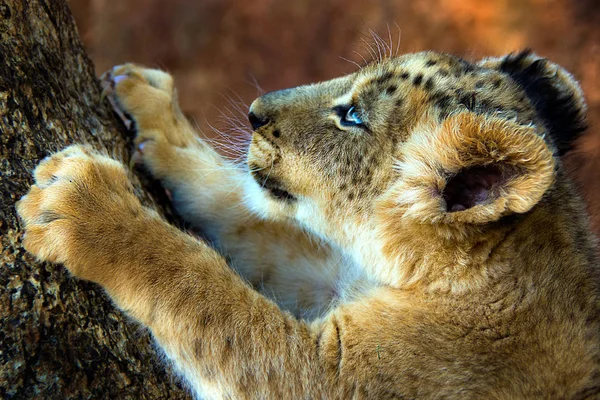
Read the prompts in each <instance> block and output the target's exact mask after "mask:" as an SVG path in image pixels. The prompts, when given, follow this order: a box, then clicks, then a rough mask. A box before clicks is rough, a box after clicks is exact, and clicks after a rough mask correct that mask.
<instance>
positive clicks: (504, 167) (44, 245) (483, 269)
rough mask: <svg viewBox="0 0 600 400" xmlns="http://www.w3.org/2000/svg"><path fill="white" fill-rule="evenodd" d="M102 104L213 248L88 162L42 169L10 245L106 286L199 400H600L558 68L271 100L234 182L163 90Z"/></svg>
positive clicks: (255, 114) (346, 84)
mask: <svg viewBox="0 0 600 400" xmlns="http://www.w3.org/2000/svg"><path fill="white" fill-rule="evenodd" d="M104 85H105V88H104V89H105V93H106V95H107V96H108V97H109V99H110V100H111V101H112V102H113V104H114V105H115V107H116V109H117V111H118V112H119V113H120V114H121V115H129V116H131V118H132V120H133V122H134V123H135V126H136V128H137V136H136V140H135V143H136V149H138V151H137V152H136V154H135V159H136V160H137V161H138V162H142V163H143V164H144V165H145V166H146V167H147V168H148V169H149V171H150V172H151V173H152V174H153V176H154V177H156V178H157V179H160V180H161V181H162V183H163V185H164V187H165V188H166V189H168V190H169V191H170V192H171V193H172V197H173V203H174V206H175V208H176V209H177V210H178V212H179V213H180V214H181V215H182V216H183V218H185V219H186V220H187V221H189V222H190V223H192V224H193V225H194V226H196V227H197V228H198V229H201V230H202V231H203V232H204V233H205V234H206V235H207V236H208V237H210V238H211V239H212V241H213V243H214V246H213V247H210V246H209V245H207V244H206V243H204V242H202V241H199V240H197V239H195V238H193V237H191V236H189V235H187V234H185V233H183V232H181V231H179V230H177V229H176V228H174V227H172V226H170V225H168V224H167V223H166V222H165V221H164V220H162V219H161V218H160V217H159V216H158V215H156V214H155V213H154V212H152V211H150V210H149V209H147V208H144V207H143V206H142V205H141V204H140V202H139V201H138V199H137V198H136V197H135V196H134V194H133V191H132V189H131V186H130V184H129V182H128V180H127V177H126V170H125V167H124V166H123V165H121V164H119V163H118V162H116V161H113V160H111V159H109V158H107V157H105V156H103V155H100V154H97V153H96V152H93V151H91V150H89V149H88V148H85V147H82V146H72V147H69V148H67V149H66V150H64V151H62V152H60V153H57V154H55V155H53V156H51V157H50V158H48V159H46V160H44V161H43V162H42V163H41V164H40V165H39V166H38V167H37V169H36V171H35V184H34V185H33V186H32V188H31V190H30V192H29V193H28V194H27V196H25V197H23V199H21V201H20V202H19V203H18V206H17V208H18V212H19V215H20V216H21V218H22V219H23V221H24V223H25V226H26V237H25V239H24V245H25V247H26V248H27V249H28V250H29V251H30V252H32V253H33V254H35V255H36V256H37V257H38V258H40V259H42V260H47V261H52V262H59V263H63V264H64V265H65V266H66V267H67V268H68V269H69V270H70V271H71V272H72V273H73V275H75V276H77V277H79V278H81V279H87V280H91V281H94V282H97V283H98V284H100V285H102V286H103V287H104V288H106V290H107V292H108V293H109V294H110V296H111V297H112V298H113V300H114V301H115V303H116V304H117V305H118V306H119V307H120V308H121V309H123V310H124V311H126V312H127V313H129V314H130V315H131V316H132V317H133V318H135V319H137V320H138V321H139V322H140V323H142V324H143V325H145V326H147V327H148V328H149V329H150V330H151V331H152V334H153V335H154V337H155V338H156V340H157V341H158V343H159V344H160V346H161V347H162V348H163V349H164V351H165V352H166V354H167V355H168V357H169V358H170V359H171V360H172V361H173V362H174V364H175V365H176V367H177V368H178V370H179V372H180V373H181V374H182V375H183V376H184V377H185V379H186V381H187V383H188V384H189V386H190V388H191V389H192V390H193V391H194V393H196V394H197V395H198V396H199V397H205V398H236V399H237V398H261V399H264V398H273V399H291V398H340V399H346V398H377V399H379V398H461V399H466V398H489V399H514V398H598V397H599V396H600V314H599V311H600V301H599V293H600V292H599V283H600V279H599V274H598V259H597V255H596V252H597V247H596V242H595V239H594V238H593V237H592V235H591V233H590V231H589V229H588V226H587V224H588V222H587V216H586V214H585V211H584V206H583V204H582V202H581V200H580V198H579V196H578V195H577V194H576V192H575V190H574V189H573V185H572V184H571V182H570V180H569V179H568V178H567V176H566V175H565V172H564V170H563V167H562V162H561V160H560V157H559V155H558V154H562V153H564V151H566V150H567V147H568V141H569V140H572V139H573V138H574V137H575V136H576V135H577V133H578V132H579V131H580V130H581V124H582V122H583V116H584V114H585V103H584V100H583V97H582V94H581V91H580V90H579V87H578V85H577V83H576V81H575V80H574V79H573V78H572V77H571V76H570V75H569V74H568V73H567V72H566V71H564V70H563V69H562V68H560V67H559V66H557V65H555V64H552V63H550V62H548V61H545V60H541V59H539V58H538V57H537V56H535V55H534V54H531V53H521V54H518V55H509V56H506V57H504V58H501V59H488V60H483V61H482V62H480V63H478V64H472V63H469V62H466V61H464V60H462V59H459V58H456V57H453V56H448V55H444V54H437V53H432V52H427V53H419V54H410V55H405V56H402V57H398V58H392V59H388V60H384V61H381V62H378V63H373V64H370V65H368V66H365V67H364V68H363V69H361V70H360V71H357V72H356V73H354V74H351V75H348V76H344V77H341V78H337V79H334V80H331V81H327V82H323V83H318V84H314V85H308V86H302V87H299V88H295V89H289V90H285V91H279V92H274V93H269V94H266V95H264V96H262V97H260V98H259V99H257V100H256V101H255V102H254V103H253V104H252V106H251V108H250V111H251V121H252V123H253V125H254V128H255V131H254V134H253V138H252V142H251V145H250V150H249V153H248V167H249V172H244V171H243V170H241V169H239V168H237V167H235V166H234V165H233V164H232V163H230V162H229V161H227V160H225V159H223V158H222V157H221V156H219V155H218V154H217V153H216V152H215V151H214V150H213V149H212V148H211V147H210V146H209V145H207V144H206V143H205V142H203V141H202V140H200V139H198V138H197V137H196V134H195V132H194V130H193V128H192V127H191V125H190V124H189V123H188V121H187V120H186V119H185V118H184V116H183V115H182V113H181V111H180V110H179V107H178V105H177V102H176V95H175V90H174V87H173V81H172V78H171V77H170V76H169V75H168V74H166V73H164V72H161V71H157V70H149V69H144V68H142V67H139V66H135V65H132V64H127V65H123V66H119V67H115V68H114V69H113V70H111V71H110V72H109V73H107V74H106V75H105V77H104ZM215 249H217V250H215ZM226 259H227V260H228V262H226V261H225V260H226ZM240 275H241V277H240Z"/></svg>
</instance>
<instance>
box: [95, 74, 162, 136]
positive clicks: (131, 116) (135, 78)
mask: <svg viewBox="0 0 600 400" xmlns="http://www.w3.org/2000/svg"><path fill="white" fill-rule="evenodd" d="M100 79H101V82H102V95H103V96H105V97H107V98H108V100H109V102H110V103H111V105H112V106H113V109H114V110H115V112H116V113H117V115H119V117H120V118H121V119H122V120H123V122H124V124H125V126H126V127H127V128H128V129H133V127H134V123H135V124H137V125H138V126H139V125H140V124H142V125H144V124H147V125H151V124H152V123H153V119H160V118H161V116H162V115H164V114H168V113H169V112H170V110H171V108H172V102H173V78H172V77H171V75H169V74H167V73H166V72H163V71H160V70H157V69H149V68H143V67H140V66H137V65H135V64H123V65H117V66H115V67H113V68H112V69H110V70H108V71H107V72H105V73H104V74H103V75H102V76H101V78H100Z"/></svg>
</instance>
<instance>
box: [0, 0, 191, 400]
mask: <svg viewBox="0 0 600 400" xmlns="http://www.w3.org/2000/svg"><path fill="white" fill-rule="evenodd" d="M0 57H1V61H0V233H1V235H2V237H1V241H2V253H1V254H0V398H44V399H49V398H61V399H63V398H119V399H125V398H135V399H144V398H173V399H178V398H187V397H188V395H187V394H186V392H185V391H184V390H182V389H181V388H180V387H179V386H178V384H177V383H176V380H175V379H174V378H172V377H171V375H170V374H169V373H168V372H167V371H166V370H165V368H164V367H163V363H161V362H160V360H159V357H158V356H157V355H156V352H155V351H154V349H153V348H152V345H151V341H150V338H149V335H148V333H147V332H146V331H144V330H142V329H141V328H140V327H139V326H138V325H136V324H135V323H133V322H131V321H129V320H128V319H127V318H126V317H125V316H124V315H123V314H122V313H121V312H120V311H118V310H117V309H115V308H114V306H113V305H112V304H111V302H110V301H109V299H108V298H107V296H106V295H105V294H104V293H103V291H102V290H101V289H100V288H99V287H98V286H95V285H93V284H89V283H86V282H81V281H77V280H75V279H72V278H70V277H69V276H68V274H67V272H66V271H65V269H64V268H63V267H61V266H57V265H50V264H44V263H38V262H36V261H35V260H34V259H33V258H32V257H31V256H29V255H28V254H26V252H25V251H24V250H23V248H22V247H21V229H20V225H19V221H18V219H17V216H16V213H15V208H14V203H15V202H16V201H17V200H18V199H19V198H20V197H21V196H22V195H23V194H24V193H25V192H26V191H27V189H28V187H29V185H30V184H31V182H32V178H31V171H32V170H33V168H34V167H35V165H36V164H37V163H38V161H39V160H41V159H43V158H44V157H45V156H47V155H48V154H50V153H52V152H54V151H56V150H59V149H61V148H63V147H65V146H66V145H68V144H71V143H74V142H85V143H89V144H91V145H92V146H94V147H96V148H98V149H103V150H105V151H107V153H108V154H111V155H113V156H114V157H116V158H118V159H121V160H127V157H128V151H127V149H128V148H129V146H128V143H127V139H126V135H125V132H123V131H122V129H121V128H120V126H119V124H118V123H117V121H116V118H115V116H114V115H113V114H112V113H111V111H110V109H109V108H108V106H107V104H105V103H103V102H102V101H101V98H100V91H99V85H98V82H97V79H96V77H95V76H94V69H93V66H92V64H91V62H90V60H89V59H88V57H87V56H86V54H85V51H84V50H83V47H82V45H81V42H80V39H79V37H78V34H77V30H76V28H75V25H74V22H73V19H72V17H71V14H70V11H69V9H68V7H67V5H66V3H65V1H64V0H21V1H18V0H0ZM134 180H135V182H136V187H137V189H138V192H139V195H140V197H141V198H143V199H144V200H143V201H144V202H146V203H147V204H154V207H156V204H157V202H156V201H155V200H153V196H151V195H149V194H148V193H147V192H146V191H144V190H143V189H142V188H141V187H142V186H141V185H140V183H139V181H137V180H136V179H135V178H134Z"/></svg>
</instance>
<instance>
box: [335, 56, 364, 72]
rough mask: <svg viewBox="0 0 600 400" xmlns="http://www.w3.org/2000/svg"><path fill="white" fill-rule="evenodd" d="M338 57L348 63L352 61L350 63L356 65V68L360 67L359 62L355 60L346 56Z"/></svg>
mask: <svg viewBox="0 0 600 400" xmlns="http://www.w3.org/2000/svg"><path fill="white" fill-rule="evenodd" d="M340 58H341V59H342V60H344V61H348V62H349V63H352V64H354V65H356V66H357V67H358V69H362V66H361V65H360V64H359V63H357V62H356V61H352V60H350V59H348V58H345V57H342V56H340Z"/></svg>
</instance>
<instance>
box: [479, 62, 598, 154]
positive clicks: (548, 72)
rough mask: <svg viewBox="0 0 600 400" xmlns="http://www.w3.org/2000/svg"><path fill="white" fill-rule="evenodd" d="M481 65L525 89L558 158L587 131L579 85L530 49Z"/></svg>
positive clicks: (584, 105)
mask: <svg viewBox="0 0 600 400" xmlns="http://www.w3.org/2000/svg"><path fill="white" fill-rule="evenodd" d="M479 64H480V65H481V66H483V67H486V68H491V69H496V70H498V71H501V72H503V73H505V74H508V75H509V76H510V77H511V78H512V79H513V80H514V81H515V82H516V83H517V84H519V85H520V86H521V87H522V88H523V89H524V90H525V93H526V94H527V97H529V99H530V101H531V103H532V104H533V105H534V107H535V108H536V111H537V114H538V115H539V117H540V119H541V120H542V121H543V122H544V125H545V126H546V128H547V129H548V133H549V137H550V138H551V140H552V141H553V143H554V145H555V146H556V149H557V151H558V155H563V154H565V153H566V152H567V151H569V150H570V149H571V147H572V146H573V142H574V141H575V139H577V138H578V137H579V136H580V135H581V133H582V132H583V131H584V130H585V128H586V125H585V114H586V111H587V106H586V103H585V99H584V97H583V92H582V91H581V88H580V87H579V84H578V83H577V81H576V80H575V78H573V76H572V75H571V74H570V73H569V72H568V71H567V70H565V69H564V68H562V67H561V66H559V65H557V64H554V63H552V62H550V61H548V60H546V59H543V58H540V57H538V56H537V55H535V54H534V53H532V52H531V51H530V50H525V51H522V52H520V53H517V54H509V55H507V56H504V57H501V58H488V59H484V60H482V61H481V62H480V63H479Z"/></svg>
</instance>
